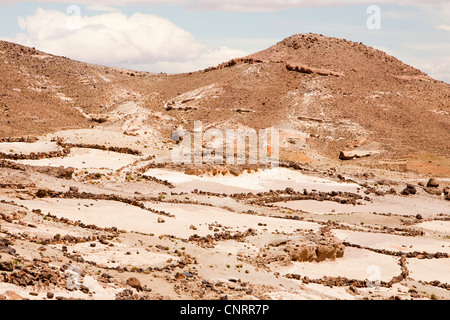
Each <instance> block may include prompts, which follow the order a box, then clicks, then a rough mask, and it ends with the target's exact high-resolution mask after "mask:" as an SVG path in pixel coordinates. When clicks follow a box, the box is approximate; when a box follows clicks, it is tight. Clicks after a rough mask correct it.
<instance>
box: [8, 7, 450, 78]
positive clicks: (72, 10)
mask: <svg viewBox="0 0 450 320" xmlns="http://www.w3.org/2000/svg"><path fill="white" fill-rule="evenodd" d="M373 5H375V6H376V7H375V9H377V8H379V11H377V10H375V11H374V9H373V8H374V7H373ZM378 13H379V15H378ZM368 22H369V24H368ZM378 22H379V24H378ZM308 32H314V33H321V34H324V35H327V36H332V37H338V38H345V39H348V40H352V41H357V42H363V43H364V44H366V45H369V46H372V47H375V48H378V49H381V50H383V51H386V52H387V53H389V54H392V55H394V56H396V57H397V58H399V59H400V60H402V61H403V62H405V63H408V64H410V65H413V66H415V67H417V68H419V69H421V70H422V71H424V72H426V73H428V74H429V75H431V76H432V77H434V78H436V79H438V80H443V81H446V82H447V83H450V0H447V1H433V0H431V1H430V0H429V1H425V0H422V1H421V0H409V1H406V0H405V1H403V0H400V1H393V0H381V1H377V2H374V1H367V0H346V1H339V2H338V1H331V0H316V1H313V0H272V1H269V0H248V1H246V0H231V1H227V0H222V1H221V0H194V1H187V0H101V1H92V0H81V1H78V0H72V1H70V0H53V1H46V2H45V1H44V2H33V1H13V0H0V39H1V40H7V41H13V42H17V43H20V44H23V45H27V46H31V47H36V48H37V49H40V50H43V51H46V52H49V53H53V54H57V55H62V56H66V57H69V58H73V59H77V60H81V61H85V62H91V63H96V64H102V65H107V66H115V67H124V68H130V69H135V70H144V71H152V72H170V73H171V72H188V71H195V70H199V69H202V68H206V67H208V66H212V65H216V64H218V63H220V62H223V61H226V60H229V59H231V58H234V57H239V56H244V55H247V54H249V53H252V52H255V51H259V50H263V49H265V48H267V47H269V46H271V45H273V44H275V43H277V42H279V41H281V40H283V39H284V38H286V37H289V36H291V35H293V34H296V33H308Z"/></svg>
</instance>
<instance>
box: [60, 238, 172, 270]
mask: <svg viewBox="0 0 450 320" xmlns="http://www.w3.org/2000/svg"><path fill="white" fill-rule="evenodd" d="M62 246H63V245H62V244H61V245H55V246H54V247H55V248H58V249H61V247H62ZM74 251H76V252H78V253H79V254H81V256H82V257H83V258H84V259H85V260H86V261H94V262H95V263H97V264H103V265H106V266H108V267H109V268H116V267H121V268H123V267H137V268H144V269H146V268H148V267H152V268H156V267H164V266H166V265H167V264H168V262H167V261H168V260H170V259H171V260H172V262H171V263H175V262H176V261H178V260H179V258H177V257H173V256H171V255H168V254H165V253H156V252H147V251H146V250H145V249H144V248H141V249H137V248H133V247H130V246H127V245H123V244H120V243H114V247H108V246H106V245H103V244H99V243H97V245H96V247H94V248H93V247H91V246H90V243H79V244H76V245H72V246H67V252H69V253H71V254H73V253H74ZM127 253H129V254H127Z"/></svg>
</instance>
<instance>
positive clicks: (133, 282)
mask: <svg viewBox="0 0 450 320" xmlns="http://www.w3.org/2000/svg"><path fill="white" fill-rule="evenodd" d="M127 284H128V285H129V286H130V287H132V288H134V289H136V290H140V289H141V288H142V285H141V282H140V281H139V280H138V279H137V278H135V277H131V278H128V280H127Z"/></svg>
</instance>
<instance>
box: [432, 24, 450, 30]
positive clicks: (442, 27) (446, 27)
mask: <svg viewBox="0 0 450 320" xmlns="http://www.w3.org/2000/svg"><path fill="white" fill-rule="evenodd" d="M435 28H436V29H440V30H445V31H450V25H445V24H441V25H440V26H435Z"/></svg>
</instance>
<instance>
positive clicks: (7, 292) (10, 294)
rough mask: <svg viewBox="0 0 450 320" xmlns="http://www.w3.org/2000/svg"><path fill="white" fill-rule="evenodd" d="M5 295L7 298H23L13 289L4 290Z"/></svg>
mask: <svg viewBox="0 0 450 320" xmlns="http://www.w3.org/2000/svg"><path fill="white" fill-rule="evenodd" d="M5 296H6V297H8V300H23V298H22V297H21V296H19V295H18V294H17V293H15V292H13V291H6V292H5Z"/></svg>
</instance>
